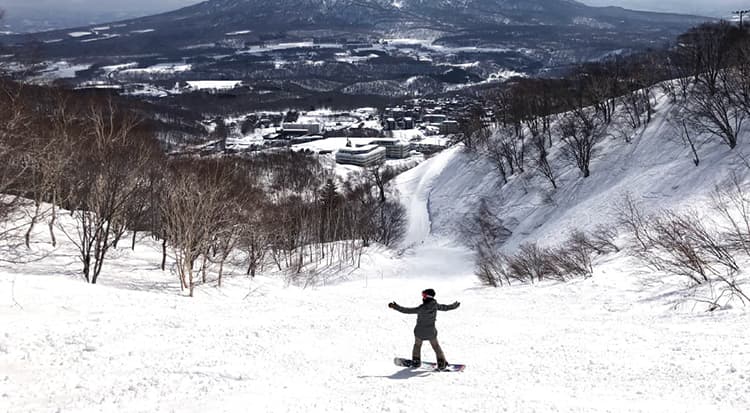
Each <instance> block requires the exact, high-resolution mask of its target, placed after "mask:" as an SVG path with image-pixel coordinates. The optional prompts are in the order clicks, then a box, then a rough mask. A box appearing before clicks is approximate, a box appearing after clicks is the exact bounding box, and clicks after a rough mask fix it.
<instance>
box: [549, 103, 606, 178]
mask: <svg viewBox="0 0 750 413" xmlns="http://www.w3.org/2000/svg"><path fill="white" fill-rule="evenodd" d="M605 131H606V129H605V128H604V125H602V123H601V120H600V119H599V117H598V116H597V115H596V114H595V113H592V112H590V111H587V110H586V109H576V110H574V111H573V112H570V113H568V114H566V115H564V116H563V118H562V119H561V121H560V139H561V140H562V151H563V153H564V154H565V156H566V157H567V158H568V159H570V160H572V161H574V162H575V164H576V166H577V167H578V169H580V171H581V173H582V174H583V177H584V178H588V177H589V176H590V175H591V171H590V169H589V168H590V165H591V160H592V158H593V157H594V153H595V149H596V147H597V145H598V144H599V142H601V141H602V139H603V138H604V134H605Z"/></svg>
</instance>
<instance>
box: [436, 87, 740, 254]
mask: <svg viewBox="0 0 750 413" xmlns="http://www.w3.org/2000/svg"><path fill="white" fill-rule="evenodd" d="M656 101H657V104H656V106H655V109H656V113H655V115H654V118H653V120H652V121H651V123H649V124H648V125H647V126H646V127H645V128H644V129H640V130H638V131H637V132H636V133H635V134H634V136H633V137H632V141H631V142H630V143H627V142H625V140H624V139H622V138H619V137H614V136H610V137H609V138H607V139H605V140H604V141H603V142H602V143H601V144H600V145H599V147H598V148H597V153H596V155H595V157H594V160H593V161H592V163H591V176H590V177H589V178H586V179H582V178H580V172H579V171H578V169H577V168H575V167H574V166H573V165H571V164H570V162H566V161H565V160H564V159H563V158H562V156H561V154H560V153H558V152H556V151H555V150H554V149H553V151H552V152H553V153H552V155H551V159H552V164H553V168H554V169H555V170H556V171H557V174H558V175H559V177H558V186H559V187H560V188H559V189H558V190H557V191H552V187H551V185H550V184H549V183H548V182H547V181H546V180H545V179H544V178H542V177H541V176H540V175H539V174H538V173H534V172H531V171H528V170H527V172H526V173H524V174H520V175H518V176H514V177H512V178H510V182H509V184H508V185H506V186H502V182H501V178H500V176H499V175H498V174H497V173H496V172H495V171H494V169H493V167H492V166H491V165H490V163H489V162H488V161H487V160H486V159H484V158H481V157H474V156H470V155H468V154H466V153H464V152H463V151H461V150H460V148H456V149H454V150H453V152H452V153H451V157H450V159H447V160H443V162H447V166H446V167H445V168H444V171H445V172H444V173H442V174H441V175H440V176H438V177H437V178H435V179H436V183H435V189H434V190H433V191H432V193H431V196H430V198H429V202H430V205H431V211H432V214H431V219H432V229H433V232H434V233H436V234H440V235H449V234H456V233H457V232H458V229H459V228H460V227H461V223H462V220H464V219H465V218H466V217H467V216H468V215H470V214H471V213H473V212H474V211H476V208H477V205H478V202H479V200H480V199H486V200H487V201H488V203H489V204H490V205H491V208H492V210H493V212H495V213H496V214H497V215H498V216H499V217H501V218H502V219H503V220H504V222H505V224H506V226H508V228H509V229H511V230H512V231H513V233H514V234H513V236H512V237H511V238H510V239H509V240H508V243H507V245H506V249H507V250H510V251H512V250H514V249H515V248H516V247H517V246H518V245H520V244H521V243H523V242H529V241H530V242H539V243H540V244H543V245H554V244H556V243H559V242H561V241H562V240H563V239H564V238H565V237H566V236H567V235H568V234H569V233H570V232H571V231H573V230H574V229H581V230H591V229H593V228H594V227H595V226H596V225H598V224H610V223H612V222H613V221H614V216H613V208H614V207H615V206H616V204H618V202H620V200H621V199H622V198H623V197H624V196H625V195H626V194H630V195H631V196H632V197H633V198H634V199H636V200H638V201H639V202H640V203H641V204H642V206H643V208H644V210H645V211H646V212H651V211H655V210H657V209H660V208H673V209H686V208H688V209H697V210H698V211H699V212H700V213H704V214H709V215H710V213H711V211H709V210H708V208H707V206H706V203H707V201H708V198H709V197H710V194H711V192H712V191H713V190H714V187H715V186H716V185H717V184H721V183H722V182H726V180H728V179H729V178H730V176H731V175H732V174H733V173H734V174H737V175H738V176H739V177H740V178H741V179H742V180H743V181H745V182H750V168H748V167H746V166H745V165H744V161H743V160H742V158H743V157H745V158H747V156H748V155H750V149H749V148H748V142H750V134H748V135H746V136H744V137H743V138H742V139H741V140H740V142H741V143H740V144H739V145H738V146H737V148H735V149H734V150H730V149H729V147H727V146H726V145H724V144H721V143H719V142H717V140H716V139H713V140H711V141H708V142H705V143H703V144H702V145H701V146H700V148H699V154H700V158H701V162H700V165H699V166H698V167H696V166H694V165H693V163H692V158H691V156H692V155H691V153H690V148H689V147H688V146H687V145H686V144H685V143H683V142H682V140H681V138H680V135H679V132H678V130H677V129H675V125H674V123H675V121H677V122H676V123H677V125H678V126H679V125H681V124H680V123H679V119H680V117H679V115H678V108H677V107H675V106H674V105H673V104H672V103H671V102H670V101H669V99H668V97H667V96H664V95H660V96H658V97H657V99H656ZM679 127H681V126H679ZM612 133H613V134H614V131H612ZM691 134H692V135H693V136H694V137H696V136H697V135H698V134H697V133H696V132H694V131H692V132H691ZM456 200H461V202H456Z"/></svg>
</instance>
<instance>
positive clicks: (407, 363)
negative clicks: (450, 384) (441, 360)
mask: <svg viewBox="0 0 750 413" xmlns="http://www.w3.org/2000/svg"><path fill="white" fill-rule="evenodd" d="M393 363H394V364H396V365H397V366H401V367H408V368H413V365H412V362H411V359H405V358H401V357H396V358H394V359H393ZM420 367H421V368H424V369H428V370H434V371H464V369H465V368H466V365H465V364H449V365H448V366H447V367H446V368H444V369H442V370H439V369H438V368H437V363H433V362H431V361H423V362H422V363H421V365H420Z"/></svg>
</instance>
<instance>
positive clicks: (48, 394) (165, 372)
mask: <svg viewBox="0 0 750 413" xmlns="http://www.w3.org/2000/svg"><path fill="white" fill-rule="evenodd" d="M668 110H669V107H668V104H667V103H666V102H661V104H660V106H659V114H658V115H657V118H656V119H655V120H654V122H653V123H652V124H651V125H650V126H649V127H648V128H647V129H646V131H644V132H643V133H642V134H641V135H640V136H639V137H637V138H636V139H634V140H633V142H632V143H631V144H625V143H624V142H623V143H619V142H616V141H611V142H609V143H608V145H607V146H606V149H605V150H604V151H603V152H602V153H601V154H600V156H599V158H598V159H597V161H596V164H595V165H593V167H592V176H591V178H589V179H588V180H586V182H585V183H584V182H581V180H580V179H578V178H577V175H576V173H575V171H574V170H572V169H567V170H566V171H565V172H564V174H563V175H562V177H561V179H560V184H561V188H562V189H560V190H559V191H558V194H557V195H552V198H553V200H554V202H555V204H554V206H551V205H550V204H548V203H547V202H543V200H544V197H545V196H546V195H545V194H544V193H542V192H540V191H539V190H537V189H535V188H536V187H537V185H536V184H542V185H543V182H535V181H534V180H533V179H521V178H514V179H513V180H512V182H511V183H510V184H509V185H507V186H506V187H503V188H500V187H499V186H498V185H497V176H494V174H493V173H492V172H491V169H490V168H489V166H488V165H487V164H485V163H484V162H483V161H481V160H477V159H475V158H470V157H468V156H467V155H465V154H464V153H463V152H462V151H461V150H460V148H454V149H451V150H448V151H445V152H443V153H442V154H439V155H437V156H435V157H433V158H431V159H430V160H428V161H426V162H424V163H423V164H421V165H420V166H418V167H417V168H415V169H413V170H411V171H409V172H407V173H405V174H404V175H402V176H400V177H399V178H397V180H396V185H397V188H398V190H399V192H400V193H401V194H402V196H403V201H404V203H405V204H406V205H407V206H408V210H409V220H410V227H409V231H408V236H407V240H406V242H405V244H404V249H403V250H400V251H398V252H394V251H388V250H384V249H382V248H380V247H372V248H370V249H368V250H367V251H366V252H365V255H364V256H363V259H362V268H360V269H355V270H353V271H352V272H351V273H348V274H346V277H345V279H344V280H343V281H340V282H338V283H335V284H332V285H327V286H324V287H314V288H307V289H301V288H298V287H295V286H289V285H287V284H286V283H285V282H284V280H283V278H282V277H280V276H279V275H278V274H273V273H271V272H264V273H263V274H261V275H259V276H258V277H257V278H255V279H249V278H248V277H245V276H244V275H243V274H244V271H243V269H242V268H239V267H233V266H230V268H228V271H229V272H230V274H229V278H228V279H227V280H226V284H225V285H224V286H223V287H221V288H216V287H214V286H212V285H209V286H203V287H200V288H199V289H198V290H197V292H196V297H194V298H192V299H190V298H186V297H184V296H182V295H181V294H180V292H179V283H178V282H177V279H176V276H174V275H171V274H170V273H169V271H167V272H166V273H162V272H161V271H160V270H159V269H158V264H159V258H160V257H159V246H158V245H156V244H153V243H152V242H151V241H150V240H149V239H148V238H146V239H143V240H141V241H140V242H139V244H138V247H137V248H136V250H135V251H130V250H129V249H127V248H125V247H121V248H119V249H117V250H116V251H115V252H114V253H113V254H112V259H111V261H109V262H107V263H105V268H104V271H103V274H102V276H101V278H100V284H99V285H93V286H92V285H86V284H84V283H83V282H82V281H81V280H80V279H79V278H78V277H77V276H76V271H77V269H78V264H77V262H76V257H75V254H74V250H73V249H72V247H71V246H70V245H69V243H67V242H65V241H64V240H61V244H60V246H58V247H57V248H55V249H53V248H51V247H50V246H49V243H48V241H47V238H46V237H47V236H46V235H45V234H44V226H42V225H40V226H39V227H38V228H40V229H39V230H38V232H37V234H36V236H35V237H34V240H35V241H36V244H34V245H33V246H32V249H31V250H30V251H26V250H15V251H16V253H17V256H18V257H20V258H23V259H24V260H25V261H26V263H23V264H18V263H15V264H14V263H9V262H7V261H5V260H3V261H0V326H1V328H0V411H3V412H5V411H7V412H48V411H60V412H66V411H75V412H103V411H104V412H108V411H127V412H161V411H164V412H171V411H179V412H206V411H211V412H214V411H219V412H246V411H252V412H329V411H342V412H415V411H425V410H429V411H432V412H503V411H507V412H696V413H698V412H701V413H702V412H746V411H748V410H750V342H749V341H748V340H747V331H748V329H749V328H750V320H749V319H748V317H747V312H746V309H744V308H739V307H736V308H730V309H726V310H722V311H716V312H713V313H703V312H697V311H696V312H691V311H690V309H689V308H686V305H685V299H684V289H683V286H682V285H681V284H679V283H676V284H670V283H669V281H668V280H664V279H659V280H656V279H653V278H651V277H650V274H648V273H647V272H644V271H643V268H640V267H636V266H633V265H632V264H633V263H632V262H631V261H630V260H629V259H628V258H627V257H624V256H622V255H612V256H608V257H606V258H605V259H601V260H599V261H597V265H596V269H595V273H594V276H593V277H592V278H589V279H586V280H575V281H572V282H569V283H566V284H559V283H551V282H545V283H540V284H535V285H525V286H523V285H518V286H513V287H509V288H501V289H487V288H482V287H480V286H478V284H477V282H476V281H475V277H474V275H473V257H472V253H471V251H469V250H468V249H466V248H465V247H463V246H461V245H460V244H459V243H457V242H456V239H457V238H458V234H457V230H456V228H457V225H458V223H459V222H460V219H461V217H462V216H463V215H464V214H465V213H466V212H467V211H471V210H472V205H473V204H474V203H475V202H476V200H477V199H478V198H479V197H485V198H489V199H491V200H492V202H493V204H494V206H496V207H497V208H498V209H502V210H504V211H505V213H507V215H508V222H512V223H513V226H514V235H513V237H512V238H511V242H510V244H514V243H515V244H518V243H520V242H523V241H524V240H532V239H542V240H545V239H546V240H548V242H553V241H554V240H556V239H558V238H560V237H562V233H564V232H565V230H566V229H569V228H571V227H573V226H574V224H575V225H576V226H584V227H585V226H587V225H590V223H591V224H592V223H594V222H595V221H597V220H599V219H600V218H602V217H606V216H607V210H608V205H609V201H610V200H611V199H612V198H614V197H616V196H617V195H618V194H619V193H621V192H622V191H624V190H629V191H632V192H634V194H636V195H638V196H639V197H640V198H641V199H643V200H645V201H646V202H647V203H648V204H649V205H650V206H651V207H657V206H661V205H672V204H675V203H677V204H680V203H684V204H691V205H700V204H699V203H700V202H702V199H704V197H705V195H706V194H707V191H708V190H710V188H711V186H712V185H713V182H714V181H715V180H716V179H719V178H721V177H722V176H724V175H725V174H726V173H727V171H728V170H730V169H736V168H735V166H736V162H737V160H736V159H735V157H736V155H735V154H734V153H730V152H729V151H726V150H724V149H723V148H721V147H720V146H718V145H715V146H713V145H705V146H704V147H703V148H702V154H703V155H704V162H703V163H702V165H701V167H700V168H694V167H693V166H692V164H691V163H690V159H689V157H688V156H687V152H685V150H683V149H682V148H681V146H680V144H679V143H674V142H671V141H666V140H665V139H664V138H665V135H668V134H669V133H670V132H669V131H670V129H669V128H668V127H667V124H666V123H664V119H663V117H662V116H665V114H666V113H667V112H668ZM743 142H747V141H746V140H745V141H743ZM670 145H673V146H670ZM738 149H741V148H738ZM584 211H585V215H583V214H584ZM582 216H585V217H587V218H586V219H583V218H582ZM60 219H61V220H62V221H63V222H64V221H65V219H67V218H66V217H65V216H64V215H61V216H60ZM60 238H63V237H60ZM407 247H408V248H407ZM509 248H510V247H509ZM2 251H3V254H5V255H4V256H3V257H4V258H5V259H8V258H11V257H10V253H11V251H12V250H9V249H6V248H4V249H3V250H2ZM428 287H429V288H434V289H436V290H437V299H438V300H439V301H441V302H444V303H450V302H452V301H454V300H458V301H460V302H461V307H460V308H459V309H457V310H455V311H452V312H447V313H440V314H439V316H438V330H439V331H440V334H439V337H440V341H441V344H442V346H443V349H444V350H445V352H446V355H447V357H448V360H449V361H452V362H462V363H466V364H467V365H468V367H467V369H466V371H465V372H463V373H433V372H425V371H411V370H407V369H402V368H400V367H396V366H394V365H393V364H392V362H391V360H392V358H393V357H395V356H401V357H403V356H406V357H408V356H409V353H410V351H411V346H412V328H413V323H414V318H413V316H407V315H403V314H400V313H397V312H395V311H392V310H389V309H388V308H387V307H386V304H387V303H388V302H390V301H392V300H396V301H397V302H398V303H399V304H401V305H406V306H411V305H416V304H418V302H419V292H420V291H421V290H422V289H424V288H428ZM677 307H679V308H680V310H681V311H676V310H675V308H677ZM683 310H687V311H683ZM423 358H424V359H426V360H433V359H434V355H433V354H432V351H431V349H429V346H428V345H426V346H424V347H423Z"/></svg>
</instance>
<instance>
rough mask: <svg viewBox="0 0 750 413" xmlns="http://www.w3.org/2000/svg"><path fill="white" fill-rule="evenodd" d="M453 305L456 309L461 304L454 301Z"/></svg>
mask: <svg viewBox="0 0 750 413" xmlns="http://www.w3.org/2000/svg"><path fill="white" fill-rule="evenodd" d="M453 305H455V306H456V308H458V307H459V306H460V305H461V303H459V302H458V301H456V302H455V303H453Z"/></svg>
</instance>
